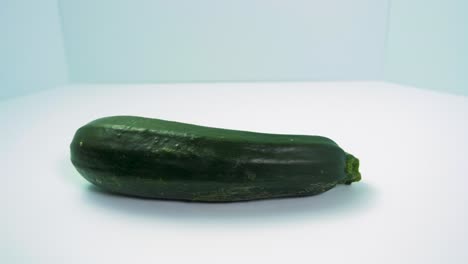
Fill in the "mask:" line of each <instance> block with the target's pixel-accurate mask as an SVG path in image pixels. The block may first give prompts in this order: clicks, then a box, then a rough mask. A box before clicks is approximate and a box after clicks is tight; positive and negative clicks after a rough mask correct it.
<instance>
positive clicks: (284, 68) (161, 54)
mask: <svg viewBox="0 0 468 264" xmlns="http://www.w3.org/2000/svg"><path fill="white" fill-rule="evenodd" d="M467 11H468V2H466V1H462V0H448V1H441V0H429V1H422V0H409V1H408V0H407V1H403V0H393V1H391V2H390V1H389V0H379V1H376V0H354V1H349V0H329V1H324V0H320V1H317V0H314V1H305V0H292V1H277V0H275V1H272V0H270V1H267V0H251V1H247V0H239V1H215V0H198V1H188V0H187V1H184V0H171V1H169V0H166V1H164V0H154V1H150V0H134V1H129V0H113V1H111V0H100V1H92V0H82V1H71V0H44V1H33V0H0V98H7V97H13V96H17V95H22V94H27V93H30V92H35V91H39V90H42V89H47V88H52V87H56V86H60V85H63V84H65V83H67V82H71V83H96V82H97V83H152V82H200V81H202V82H205V81H206V82H212V81H317V80H320V81H335V80H386V81H392V82H398V83H403V84H409V85H413V86H416V87H421V88H428V89H434V90H438V91H444V92H452V93H459V94H465V95H468V77H467V76H466V74H465V72H467V69H468V48H467V47H468V28H467V26H466V25H468V18H467V16H466V14H467Z"/></svg>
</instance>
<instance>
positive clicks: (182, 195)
mask: <svg viewBox="0 0 468 264" xmlns="http://www.w3.org/2000/svg"><path fill="white" fill-rule="evenodd" d="M70 150H71V161H72V163H73V165H74V166H75V168H76V169H77V170H78V172H79V173H80V174H81V175H82V176H83V177H84V178H85V179H86V180H88V181H89V182H91V183H93V184H95V185H97V186H98V187H101V188H102V189H104V190H107V191H110V192H114V193H119V194H124V195H131V196H139V197H147V198H157V199H171V200H187V201H205V202H233V201H243V200H255V199H266V198H277V197H293V196H308V195H315V194H319V193H322V192H325V191H327V190H329V189H331V188H333V187H334V186H335V185H337V184H351V183H352V182H355V181H359V180H360V179H361V174H360V173H359V170H358V169H359V160H358V159H357V158H355V157H354V156H352V155H351V154H348V153H346V152H345V151H343V150H342V149H341V148H340V147H339V146H338V145H337V144H336V143H335V142H333V141H332V140H331V139H328V138H325V137H321V136H305V135H279V134H265V133H256V132H247V131H238V130H228V129H220V128H211V127H204V126H197V125H192V124H185V123H179V122H172V121H166V120H159V119H150V118H143V117H135V116H112V117H104V118H100V119H97V120H94V121H92V122H90V123H88V124H86V125H84V126H83V127H81V128H79V129H78V130H77V131H76V133H75V136H74V138H73V141H72V142H71V145H70Z"/></svg>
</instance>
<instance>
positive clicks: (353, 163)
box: [338, 153, 361, 185]
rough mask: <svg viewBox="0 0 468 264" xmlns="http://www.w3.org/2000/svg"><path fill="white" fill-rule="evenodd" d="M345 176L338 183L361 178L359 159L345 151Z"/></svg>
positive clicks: (350, 181)
mask: <svg viewBox="0 0 468 264" xmlns="http://www.w3.org/2000/svg"><path fill="white" fill-rule="evenodd" d="M345 172H346V177H345V178H344V179H343V180H341V181H340V182H338V183H341V184H348V185H349V184H351V183H353V182H357V181H360V180H361V173H360V172H359V159H358V158H356V157H354V156H353V155H351V154H349V153H346V165H345Z"/></svg>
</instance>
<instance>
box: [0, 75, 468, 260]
mask: <svg viewBox="0 0 468 264" xmlns="http://www.w3.org/2000/svg"><path fill="white" fill-rule="evenodd" d="M120 114H126V115H141V116H149V117H155V118H162V119H168V120H176V121H181V122H188V123H195V124H200V125H208V126H215V127H226V128H233V129H243V130H253V131H260V132H273V133H294V134H317V135H323V136H327V137H330V138H332V139H333V140H335V141H336V142H337V143H338V144H339V145H340V146H342V147H343V148H344V149H345V150H347V151H349V152H350V153H353V154H355V155H356V156H357V157H359V158H360V160H361V165H362V167H361V168H362V170H361V172H362V176H363V180H362V182H359V183H354V184H352V185H351V186H338V187H337V188H335V189H332V190H330V191H328V192H326V193H324V194H321V195H318V196H313V197H307V198H290V199H275V200H264V201H256V202H244V203H230V204H198V203H187V202H172V201H157V200H145V199H137V198H130V197H124V196H116V195H111V194H108V193H104V192H101V191H99V190H97V189H96V188H94V187H91V185H90V184H89V183H88V182H86V181H85V180H84V179H83V178H81V177H80V175H79V174H78V172H77V171H76V170H74V168H73V166H72V165H71V163H70V162H69V143H70V142H71V139H72V137H73V134H74V133H75V131H76V129H77V128H78V127H80V126H81V125H83V124H84V123H86V122H89V121H91V120H93V119H95V118H98V117H102V116H107V115H120ZM467 116H468V99H467V98H466V97H461V96H455V95H445V94H439V93H434V92H429V91H423V90H417V89H413V88H409V87H402V86H397V85H390V84H385V83H363V82H362V83H361V82H353V83H278V84H209V85H204V84H198V85H143V86H132V85H127V86H91V85H89V86H69V87H63V88H61V89H56V90H50V91H46V92H42V93H38V94H34V95H30V96H27V97H22V98H16V99H12V100H9V101H4V102H1V103H0V120H2V125H3V128H2V130H1V135H2V137H0V140H1V142H0V143H1V146H2V150H1V152H0V167H1V168H2V170H1V172H2V174H1V176H0V177H1V180H2V184H3V188H2V192H0V198H1V206H2V207H1V214H2V215H1V218H0V219H1V225H0V226H1V227H0V228H1V234H2V235H1V236H0V243H1V244H0V248H1V251H0V262H1V263H54V262H57V263H59V262H60V263H62V262H63V260H65V259H66V260H67V262H71V263H108V262H113V263H129V262H132V263H133V262H135V261H137V262H138V261H141V260H146V261H148V260H149V261H152V262H156V261H159V262H163V263H167V262H180V263H182V262H184V263H187V262H190V263H201V262H203V263H215V262H216V263H218V262H221V261H222V262H223V263H240V262H242V263H250V262H259V263H263V262H270V263H284V262H285V261H288V262H290V261H298V260H300V261H304V260H314V261H316V262H321V263H344V262H346V263H360V264H364V263H466V261H467V260H468V253H467V252H466V250H464V249H465V248H466V247H467V246H468V228H467V227H466V225H465V223H466V222H467V220H468V215H467V212H466V204H467V202H468V194H467V192H466V186H467V183H468V179H467V177H466V165H465V164H466V160H465V159H466V157H467V156H468V140H467V139H466V135H467V134H468V127H467V125H466V117H467Z"/></svg>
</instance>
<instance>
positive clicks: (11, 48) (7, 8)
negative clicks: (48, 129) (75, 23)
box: [0, 0, 68, 99]
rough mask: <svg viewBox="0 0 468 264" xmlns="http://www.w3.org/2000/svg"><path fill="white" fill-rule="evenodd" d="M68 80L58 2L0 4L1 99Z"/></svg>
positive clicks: (3, 0)
mask: <svg viewBox="0 0 468 264" xmlns="http://www.w3.org/2000/svg"><path fill="white" fill-rule="evenodd" d="M67 80H68V68H67V65H66V59H65V52H64V46H63V38H62V32H61V26H60V19H59V9H58V5H57V1H56V0H41V1H32V0H0V99H2V98H7V97H12V96H18V95H23V94H27V93H30V92H35V91H40V90H43V89H49V88H52V87H55V86H59V85H62V84H65V83H66V82H67Z"/></svg>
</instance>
